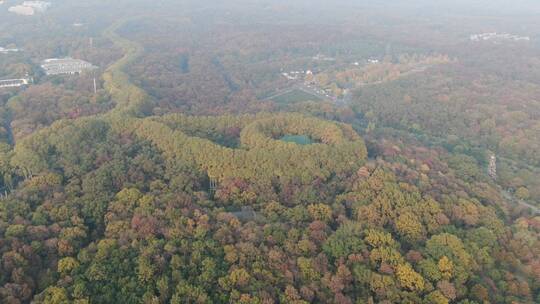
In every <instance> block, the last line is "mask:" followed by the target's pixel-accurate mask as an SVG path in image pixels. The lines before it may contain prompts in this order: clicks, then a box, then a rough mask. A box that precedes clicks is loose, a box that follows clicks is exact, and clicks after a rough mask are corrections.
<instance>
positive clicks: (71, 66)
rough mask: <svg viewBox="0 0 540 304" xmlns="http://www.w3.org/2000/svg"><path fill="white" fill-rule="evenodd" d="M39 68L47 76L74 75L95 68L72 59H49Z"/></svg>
mask: <svg viewBox="0 0 540 304" xmlns="http://www.w3.org/2000/svg"><path fill="white" fill-rule="evenodd" d="M41 68H42V69H43V70H44V71H45V74H47V75H62V74H64V75H75V74H80V73H82V72H84V71H89V70H93V69H95V68H96V67H95V66H94V65H92V64H91V63H89V62H86V61H84V60H80V59H73V58H51V59H46V60H44V61H43V62H42V63H41Z"/></svg>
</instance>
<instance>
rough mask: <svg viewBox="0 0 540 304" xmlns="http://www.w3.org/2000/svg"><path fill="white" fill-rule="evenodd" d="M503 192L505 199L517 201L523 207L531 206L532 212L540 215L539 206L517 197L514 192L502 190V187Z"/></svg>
mask: <svg viewBox="0 0 540 304" xmlns="http://www.w3.org/2000/svg"><path fill="white" fill-rule="evenodd" d="M501 194H502V195H503V197H504V198H505V199H507V200H508V201H511V202H513V203H517V204H518V205H521V206H523V207H526V208H529V209H531V210H532V212H533V213H534V214H536V215H540V208H539V207H537V206H534V205H531V204H529V203H527V202H524V201H522V200H520V199H518V198H516V197H515V196H514V195H513V194H512V193H510V192H508V191H506V190H502V189H501Z"/></svg>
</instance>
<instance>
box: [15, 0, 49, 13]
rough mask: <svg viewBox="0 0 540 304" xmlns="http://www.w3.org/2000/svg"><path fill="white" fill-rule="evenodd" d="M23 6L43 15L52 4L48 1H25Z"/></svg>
mask: <svg viewBox="0 0 540 304" xmlns="http://www.w3.org/2000/svg"><path fill="white" fill-rule="evenodd" d="M22 5H23V6H28V7H31V8H33V9H34V10H35V11H36V12H40V13H42V12H44V11H46V10H47V9H48V8H49V7H50V6H51V3H50V2H46V1H24V2H23V4H22Z"/></svg>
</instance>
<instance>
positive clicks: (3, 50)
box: [0, 46, 20, 54]
mask: <svg viewBox="0 0 540 304" xmlns="http://www.w3.org/2000/svg"><path fill="white" fill-rule="evenodd" d="M18 51H20V50H19V49H15V48H13V49H6V48H3V47H1V46H0V54H7V53H16V52H18Z"/></svg>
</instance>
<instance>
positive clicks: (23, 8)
mask: <svg viewBox="0 0 540 304" xmlns="http://www.w3.org/2000/svg"><path fill="white" fill-rule="evenodd" d="M50 6H51V3H50V2H46V1H24V2H23V3H22V4H21V5H15V6H12V7H10V8H9V9H8V11H10V12H12V13H15V14H17V15H22V16H32V15H35V14H36V13H43V12H45V11H46V10H47V9H48V8H49V7H50Z"/></svg>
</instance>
